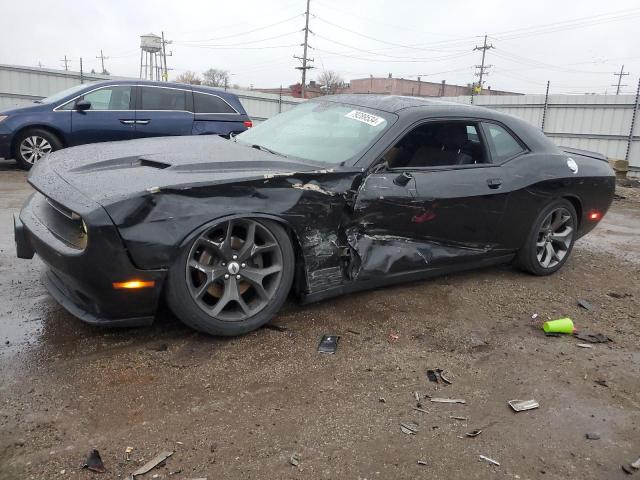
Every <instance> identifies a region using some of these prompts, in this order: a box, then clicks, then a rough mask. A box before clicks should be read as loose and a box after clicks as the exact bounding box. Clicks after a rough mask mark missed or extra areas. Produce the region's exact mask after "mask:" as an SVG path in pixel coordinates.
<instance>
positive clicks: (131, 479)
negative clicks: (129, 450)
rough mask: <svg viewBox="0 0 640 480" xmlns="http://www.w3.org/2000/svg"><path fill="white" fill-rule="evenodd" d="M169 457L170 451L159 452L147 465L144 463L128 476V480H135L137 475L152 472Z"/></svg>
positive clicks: (171, 453)
mask: <svg viewBox="0 0 640 480" xmlns="http://www.w3.org/2000/svg"><path fill="white" fill-rule="evenodd" d="M171 455H173V452H172V451H165V452H160V453H159V454H158V455H156V456H155V457H153V458H152V459H151V460H149V461H148V462H147V463H145V464H144V465H142V466H141V467H140V468H139V469H137V470H136V471H135V472H133V473H132V474H131V475H129V480H135V478H136V476H137V475H144V474H145V473H147V472H149V471H151V470H153V469H154V468H156V467H157V466H158V465H160V464H161V463H162V462H164V461H165V460H166V459H167V458H169V457H170V456H171Z"/></svg>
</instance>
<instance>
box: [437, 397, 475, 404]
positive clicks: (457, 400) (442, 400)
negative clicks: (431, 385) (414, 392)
mask: <svg viewBox="0 0 640 480" xmlns="http://www.w3.org/2000/svg"><path fill="white" fill-rule="evenodd" d="M430 400H431V401H432V402H436V403H467V402H466V400H463V399H462V398H437V397H434V398H431V399H430Z"/></svg>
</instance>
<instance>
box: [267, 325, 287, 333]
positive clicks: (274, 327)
mask: <svg viewBox="0 0 640 480" xmlns="http://www.w3.org/2000/svg"><path fill="white" fill-rule="evenodd" d="M262 328H266V329H268V330H275V331H276V332H286V331H287V330H289V329H288V328H287V327H285V326H284V325H276V324H275V323H265V324H264V325H263V327H262Z"/></svg>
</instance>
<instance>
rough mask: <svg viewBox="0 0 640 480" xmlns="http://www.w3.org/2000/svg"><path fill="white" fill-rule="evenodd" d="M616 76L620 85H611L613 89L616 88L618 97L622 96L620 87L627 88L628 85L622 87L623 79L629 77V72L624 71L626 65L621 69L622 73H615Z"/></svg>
mask: <svg viewBox="0 0 640 480" xmlns="http://www.w3.org/2000/svg"><path fill="white" fill-rule="evenodd" d="M613 75H614V76H616V77H618V84H617V85H611V86H612V87H616V95H620V87H626V86H627V85H626V84H625V85H622V83H621V82H622V77H624V76H626V75H629V72H625V71H624V65H622V67H621V68H620V73H614V74H613Z"/></svg>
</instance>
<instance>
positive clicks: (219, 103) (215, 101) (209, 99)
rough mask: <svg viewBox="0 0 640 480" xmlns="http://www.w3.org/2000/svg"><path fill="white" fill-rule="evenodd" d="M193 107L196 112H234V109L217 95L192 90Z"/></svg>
mask: <svg viewBox="0 0 640 480" xmlns="http://www.w3.org/2000/svg"><path fill="white" fill-rule="evenodd" d="M193 108H194V109H195V112H196V113H236V111H235V110H234V109H233V108H232V107H231V105H229V104H228V103H227V102H225V101H224V100H223V99H222V98H220V97H218V96H217V95H209V94H206V93H198V92H193Z"/></svg>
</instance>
